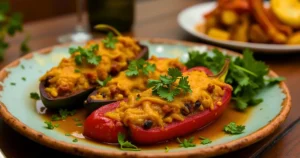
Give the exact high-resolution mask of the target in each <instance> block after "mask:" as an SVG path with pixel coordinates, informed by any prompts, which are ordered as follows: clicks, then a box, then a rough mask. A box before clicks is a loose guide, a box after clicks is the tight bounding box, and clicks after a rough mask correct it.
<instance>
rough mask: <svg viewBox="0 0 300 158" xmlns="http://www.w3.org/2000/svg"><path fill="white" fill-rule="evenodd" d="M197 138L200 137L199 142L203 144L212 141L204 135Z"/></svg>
mask: <svg viewBox="0 0 300 158" xmlns="http://www.w3.org/2000/svg"><path fill="white" fill-rule="evenodd" d="M199 139H201V144H203V145H205V144H210V143H211V142H212V141H211V140H210V139H208V138H205V137H199Z"/></svg>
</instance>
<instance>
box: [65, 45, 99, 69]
mask: <svg viewBox="0 0 300 158" xmlns="http://www.w3.org/2000/svg"><path fill="white" fill-rule="evenodd" d="M98 50H99V45H98V44H94V45H92V46H90V48H82V47H78V48H70V49H69V53H70V54H74V53H76V52H78V53H79V54H76V55H75V63H76V65H81V64H82V63H83V61H84V60H86V61H87V63H89V64H92V65H98V64H99V62H100V61H101V56H100V55H97V51H98Z"/></svg>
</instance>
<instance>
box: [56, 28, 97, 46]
mask: <svg viewBox="0 0 300 158" xmlns="http://www.w3.org/2000/svg"><path fill="white" fill-rule="evenodd" d="M90 39H92V35H91V34H90V33H88V32H82V31H80V32H74V33H70V34H66V35H62V36H59V37H58V42H59V43H67V42H76V43H83V42H86V41H88V40H90Z"/></svg>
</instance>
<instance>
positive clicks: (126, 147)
mask: <svg viewBox="0 0 300 158" xmlns="http://www.w3.org/2000/svg"><path fill="white" fill-rule="evenodd" d="M118 142H119V144H120V147H121V150H128V151H140V150H141V149H139V148H138V147H137V146H135V145H133V144H131V143H130V142H129V141H125V135H124V134H122V133H118Z"/></svg>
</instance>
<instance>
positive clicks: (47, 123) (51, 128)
mask: <svg viewBox="0 0 300 158" xmlns="http://www.w3.org/2000/svg"><path fill="white" fill-rule="evenodd" d="M44 123H45V124H46V126H45V128H47V129H50V130H53V129H54V127H55V128H58V127H59V124H55V125H53V124H52V122H51V121H45V122H44Z"/></svg>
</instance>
